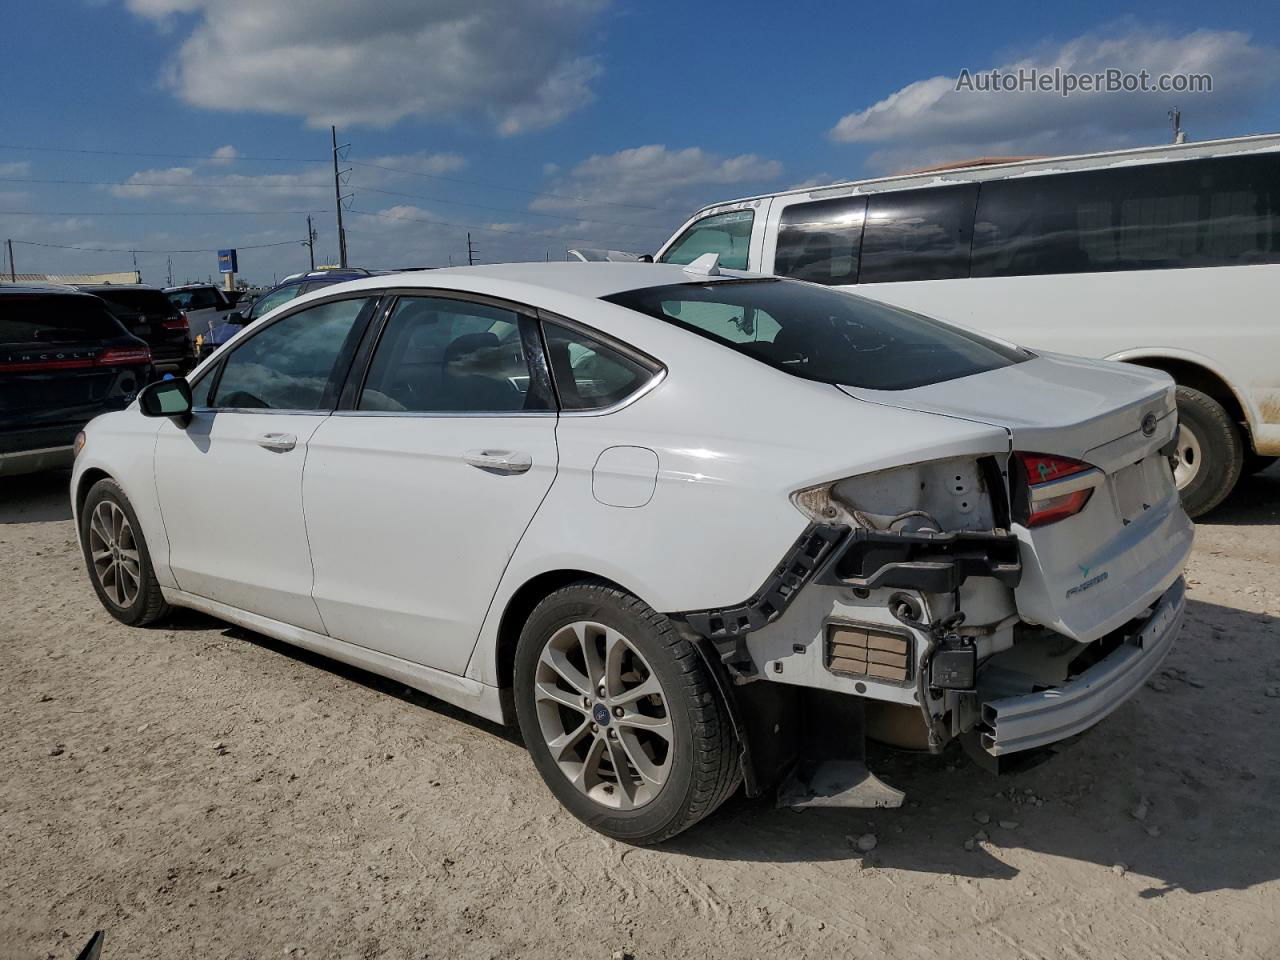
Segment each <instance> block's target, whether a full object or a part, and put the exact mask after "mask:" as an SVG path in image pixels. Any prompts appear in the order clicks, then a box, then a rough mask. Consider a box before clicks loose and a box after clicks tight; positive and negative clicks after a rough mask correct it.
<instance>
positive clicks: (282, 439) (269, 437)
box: [258, 433, 298, 453]
mask: <svg viewBox="0 0 1280 960" xmlns="http://www.w3.org/2000/svg"><path fill="white" fill-rule="evenodd" d="M297 445H298V438H297V437H295V436H294V435H293V434H292V433H264V434H261V435H260V436H259V437H258V446H260V447H262V448H263V449H264V450H274V451H276V452H277V453H285V452H287V451H289V450H292V449H293V448H294V447H296V446H297Z"/></svg>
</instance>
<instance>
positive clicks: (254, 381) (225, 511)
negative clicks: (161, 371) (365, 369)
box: [155, 293, 377, 633]
mask: <svg viewBox="0 0 1280 960" xmlns="http://www.w3.org/2000/svg"><path fill="white" fill-rule="evenodd" d="M376 302H377V297H376V296H374V295H371V294H369V293H363V294H361V295H359V296H351V295H348V296H346V297H340V298H336V299H333V300H327V301H322V302H320V303H315V304H308V305H306V306H305V307H303V308H301V309H299V310H296V311H295V312H293V313H290V314H287V315H284V316H282V317H279V318H278V319H275V320H272V321H271V322H269V323H268V324H267V325H266V326H264V327H263V328H262V329H260V330H258V331H256V332H254V333H253V334H252V335H251V336H249V337H247V338H246V339H245V340H243V341H242V342H241V343H239V344H237V345H236V347H235V348H234V349H232V350H231V351H230V352H229V353H228V354H227V356H226V357H225V358H224V359H223V360H222V361H221V362H220V363H218V364H217V365H216V366H215V368H214V369H213V370H212V371H210V372H209V374H208V375H206V376H204V377H202V379H201V380H200V381H198V382H197V383H196V384H195V386H194V387H193V400H194V406H195V409H194V410H193V414H192V418H191V422H190V423H189V424H188V425H187V426H186V427H181V426H179V425H178V424H176V423H173V422H171V421H165V422H164V424H163V425H162V426H161V428H160V431H159V433H158V435H157V440H156V447H155V477H156V490H157V493H158V495H159V501H160V509H161V512H162V515H163V517H164V525H165V531H166V533H167V534H168V539H169V544H170V555H169V563H170V566H171V568H172V571H173V576H174V578H175V579H176V581H177V583H178V586H179V587H180V588H181V589H182V590H185V591H187V592H188V593H193V594H196V595H197V596H201V597H207V598H209V599H212V600H218V601H221V602H223V603H227V604H230V605H231V606H233V607H237V608H239V609H241V610H248V611H250V612H253V613H257V614H260V615H262V616H265V617H270V618H271V619H273V620H279V621H282V622H284V623H290V624H293V625H295V626H299V627H303V628H305V629H307V630H312V631H315V632H318V633H320V632H323V631H324V624H323V622H322V620H321V619H320V615H319V613H318V612H317V610H316V605H315V601H313V600H312V599H311V558H310V554H309V552H308V546H307V531H306V527H305V524H304V521H303V514H302V469H303V464H304V462H305V460H306V457H307V444H308V442H309V441H310V440H311V437H312V435H313V434H314V433H315V431H316V428H317V427H318V426H320V424H321V423H322V422H323V421H324V419H325V418H326V417H327V416H328V415H329V413H330V411H332V410H333V408H334V406H335V404H336V402H337V398H338V395H339V391H340V389H341V385H342V380H343V378H344V377H345V375H346V373H347V370H348V369H349V367H350V364H351V358H352V357H353V355H354V352H355V346H356V343H357V342H358V340H359V336H360V334H361V332H362V330H363V328H364V326H365V325H366V324H367V322H368V320H369V318H370V317H372V316H373V315H374V312H375V309H374V308H375V305H376Z"/></svg>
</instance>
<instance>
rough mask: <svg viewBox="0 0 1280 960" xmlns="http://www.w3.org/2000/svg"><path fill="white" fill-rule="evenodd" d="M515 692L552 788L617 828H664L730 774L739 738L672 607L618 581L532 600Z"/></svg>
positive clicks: (638, 840) (710, 797) (594, 821)
mask: <svg viewBox="0 0 1280 960" xmlns="http://www.w3.org/2000/svg"><path fill="white" fill-rule="evenodd" d="M641 691H646V692H645V693H644V694H643V695H642V696H637V694H639V693H640V692H641ZM515 703H516V714H517V717H518V718H519V721H520V732H521V734H522V735H523V736H524V742H525V745H526V746H527V747H528V749H529V753H530V755H531V756H532V758H533V763H534V766H535V767H537V769H538V773H539V774H541V775H542V779H543V780H544V781H545V782H546V784H547V786H548V787H549V788H550V789H551V792H552V793H553V794H555V796H556V798H557V799H558V800H559V801H560V802H561V804H563V805H564V807H565V808H566V809H567V810H568V811H569V812H570V813H572V814H573V815H574V816H575V817H577V818H578V819H579V820H581V821H582V822H583V823H585V824H586V825H587V826H589V827H591V828H592V829H593V830H597V831H599V832H600V833H603V834H605V835H606V836H609V837H613V838H614V839H615V840H621V841H624V842H626V843H634V844H648V843H657V842H659V841H662V840H666V839H668V838H669V837H673V836H675V835H676V834H677V833H680V832H681V831H682V830H685V829H688V828H689V827H691V826H692V825H693V824H695V823H697V822H698V821H699V820H701V819H702V818H703V817H705V816H706V815H707V814H709V813H711V812H712V811H713V810H715V809H716V808H717V807H718V806H720V804H721V803H723V802H724V801H725V800H726V799H728V797H729V796H730V794H732V793H733V791H734V789H735V788H736V787H737V785H738V782H739V778H740V770H739V762H738V754H739V748H738V741H737V738H736V736H735V735H734V732H733V726H732V724H731V722H730V719H729V713H728V709H727V707H726V705H725V704H724V702H723V701H722V699H721V697H720V694H719V692H718V689H717V687H716V685H715V682H714V679H713V678H712V677H711V676H710V673H709V670H708V667H707V665H706V664H705V663H704V662H703V660H702V657H701V656H700V655H699V653H698V651H697V650H695V649H694V648H693V645H692V644H691V643H690V642H689V641H688V640H687V639H685V638H684V637H683V636H681V635H680V633H679V632H677V630H676V628H675V626H674V625H673V624H672V622H671V621H670V620H669V619H667V618H666V617H665V616H663V615H662V614H660V613H657V612H656V611H654V610H653V609H652V608H650V607H649V606H648V605H647V604H645V603H644V602H643V601H642V600H640V599H638V598H636V597H634V596H632V595H631V594H629V593H626V592H625V591H623V590H619V589H617V588H616V587H611V586H606V585H605V584H602V583H595V582H591V581H582V582H578V583H573V584H570V585H568V586H566V587H562V588H561V589H559V590H556V591H555V592H554V593H552V594H550V595H549V596H548V597H546V598H545V599H544V600H543V601H542V602H541V603H539V604H538V606H537V607H535V608H534V610H533V613H531V614H530V616H529V619H528V620H527V621H526V623H525V625H524V629H523V630H522V631H521V633H520V640H519V643H518V645H517V648H516V660H515ZM664 741H665V742H664ZM619 768H621V769H622V771H623V775H622V776H621V777H620V776H619V775H618V773H617V772H616V771H617V770H618V769H619Z"/></svg>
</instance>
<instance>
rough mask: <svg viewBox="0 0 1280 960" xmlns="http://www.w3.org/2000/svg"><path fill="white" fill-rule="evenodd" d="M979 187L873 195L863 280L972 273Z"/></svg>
mask: <svg viewBox="0 0 1280 960" xmlns="http://www.w3.org/2000/svg"><path fill="white" fill-rule="evenodd" d="M977 200H978V185H977V184H975V183H962V184H956V185H954V186H947V187H931V188H929V189H926V190H892V191H889V192H887V193H876V194H872V195H871V196H870V197H869V198H868V201H867V223H866V228H865V229H864V231H863V234H862V269H861V271H860V272H859V274H858V281H859V282H860V283H888V282H891V281H895V280H949V279H954V278H956V277H967V276H969V247H970V244H971V241H972V238H973V214H974V207H975V206H976V204H977Z"/></svg>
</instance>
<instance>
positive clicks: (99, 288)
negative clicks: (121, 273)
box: [74, 283, 164, 293]
mask: <svg viewBox="0 0 1280 960" xmlns="http://www.w3.org/2000/svg"><path fill="white" fill-rule="evenodd" d="M74 286H75V288H76V289H77V290H83V291H84V292H85V293H110V292H111V291H112V290H154V291H155V292H156V293H164V291H163V290H161V289H160V288H159V287H154V286H152V285H151V284H149V283H77V284H74Z"/></svg>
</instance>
